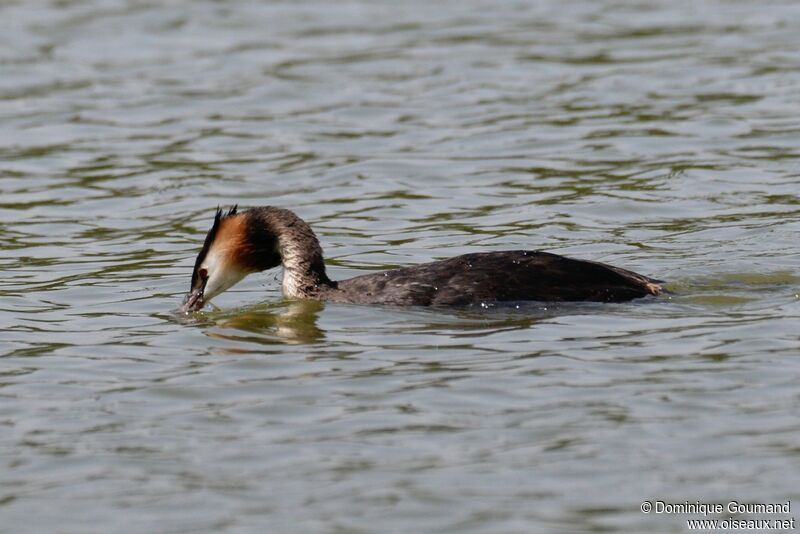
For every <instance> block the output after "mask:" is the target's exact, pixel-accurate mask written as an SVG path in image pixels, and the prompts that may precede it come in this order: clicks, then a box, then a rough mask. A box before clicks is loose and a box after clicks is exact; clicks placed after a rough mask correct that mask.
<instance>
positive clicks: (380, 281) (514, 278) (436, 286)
mask: <svg viewBox="0 0 800 534" xmlns="http://www.w3.org/2000/svg"><path fill="white" fill-rule="evenodd" d="M660 292H661V287H660V286H659V285H658V283H657V282H656V281H655V280H652V279H650V278H647V277H645V276H642V275H639V274H636V273H634V272H632V271H628V270H625V269H620V268H618V267H613V266H610V265H606V264H603V263H597V262H592V261H585V260H576V259H571V258H566V257H563V256H558V255H556V254H550V253H547V252H538V251H524V250H514V251H504V252H486V253H477V254H464V255H462V256H456V257H454V258H449V259H446V260H442V261H436V262H431V263H424V264H421V265H415V266H413V267H405V268H402V269H396V270H392V271H386V272H382V273H375V274H367V275H363V276H357V277H355V278H351V279H348V280H343V281H340V282H338V283H337V288H336V289H332V290H330V291H328V292H326V294H324V295H322V298H324V299H325V300H330V301H335V302H349V303H354V304H396V305H418V306H430V305H445V306H448V305H449V306H452V305H467V304H479V303H489V302H504V301H506V302H507V301H524V300H533V301H553V302H564V301H597V302H620V301H626V300H631V299H634V298H639V297H644V296H647V295H656V294H659V293H660Z"/></svg>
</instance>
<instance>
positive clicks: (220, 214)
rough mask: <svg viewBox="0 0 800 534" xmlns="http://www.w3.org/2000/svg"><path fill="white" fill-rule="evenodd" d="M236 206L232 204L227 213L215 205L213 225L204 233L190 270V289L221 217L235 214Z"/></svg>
mask: <svg viewBox="0 0 800 534" xmlns="http://www.w3.org/2000/svg"><path fill="white" fill-rule="evenodd" d="M238 208H239V205H238V204H234V205H233V207H232V208H231V209H229V210H228V213H225V212H224V211H222V208H220V207H219V206H217V213H216V215H214V225H213V226H212V227H211V229H210V230H209V231H208V234H206V240H205V241H204V242H203V248H202V250H200V254H198V255H197V260H195V262H194V271H192V286H191V288H190V290H191V289H194V287H195V284H196V283H197V277H198V272H197V270H198V269H199V268H200V265H202V263H203V260H205V259H206V254H208V249H209V248H211V243H213V242H214V239H216V237H217V232H218V231H219V224H220V222H221V221H222V219H226V218H228V217H231V216H233V215H236V214H237V211H236V210H237V209H238Z"/></svg>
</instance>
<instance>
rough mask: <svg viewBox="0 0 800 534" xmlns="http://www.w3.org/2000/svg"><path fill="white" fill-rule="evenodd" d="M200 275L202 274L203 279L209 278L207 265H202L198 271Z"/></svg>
mask: <svg viewBox="0 0 800 534" xmlns="http://www.w3.org/2000/svg"><path fill="white" fill-rule="evenodd" d="M197 274H198V276H200V279H201V280H208V269H206V268H205V267H200V270H198V271H197Z"/></svg>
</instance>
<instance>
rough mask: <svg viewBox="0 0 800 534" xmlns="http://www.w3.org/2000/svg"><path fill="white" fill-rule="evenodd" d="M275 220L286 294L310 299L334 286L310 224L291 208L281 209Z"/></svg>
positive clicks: (284, 292) (285, 295) (288, 296)
mask: <svg viewBox="0 0 800 534" xmlns="http://www.w3.org/2000/svg"><path fill="white" fill-rule="evenodd" d="M276 215H277V217H275V218H274V219H273V231H274V233H275V235H276V237H277V241H278V253H279V254H280V256H281V264H282V265H283V283H282V286H283V295H284V297H286V298H290V299H291V298H308V297H314V296H317V295H319V294H320V293H321V292H323V291H325V290H327V289H329V288H331V287H335V283H334V282H332V281H331V279H330V278H328V275H327V274H326V273H325V260H324V259H323V257H322V247H321V246H320V244H319V240H318V239H317V236H316V235H315V234H314V231H313V230H312V229H311V227H310V226H309V225H308V224H306V222H305V221H304V220H302V219H301V218H300V217H298V216H297V215H295V214H294V213H292V212H291V211H288V210H279V212H278V213H277V214H276Z"/></svg>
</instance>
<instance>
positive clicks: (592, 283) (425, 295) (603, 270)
mask: <svg viewBox="0 0 800 534" xmlns="http://www.w3.org/2000/svg"><path fill="white" fill-rule="evenodd" d="M278 265H282V266H283V284H282V285H283V293H284V296H285V297H286V298H292V299H316V300H327V301H332V302H346V303H354V304H393V305H405V306H408V305H415V306H458V305H470V304H481V303H487V304H488V303H494V302H510V301H548V302H564V301H596V302H621V301H627V300H631V299H635V298H640V297H645V296H647V295H659V294H661V292H662V289H661V285H660V283H659V282H658V281H657V280H653V279H651V278H648V277H646V276H642V275H640V274H637V273H634V272H632V271H628V270H625V269H621V268H619V267H613V266H611V265H606V264H603V263H598V262H593V261H586V260H576V259H572V258H566V257H563V256H558V255H556V254H550V253H547V252H540V251H526V250H513V251H503V252H484V253H477V254H464V255H462V256H456V257H453V258H449V259H446V260H441V261H435V262H431V263H424V264H421V265H415V266H412V267H405V268H402V269H394V270H391V271H386V272H380V273H372V274H366V275H363V276H357V277H355V278H350V279H348V280H342V281H339V282H334V281H332V280H331V279H330V278H328V276H327V274H326V272H325V262H324V260H323V256H322V248H321V247H320V245H319V240H318V239H317V237H316V235H314V232H313V230H311V227H310V226H308V224H306V223H305V221H303V220H302V219H300V218H299V217H298V216H297V215H295V214H294V213H292V212H291V211H289V210H285V209H281V208H275V207H271V206H267V207H261V208H251V209H248V210H245V211H243V212H238V211H237V209H236V207H234V208H233V209H231V210H230V211H228V212H227V213H223V212H222V211H221V210H218V211H217V214H216V217H215V219H214V225H213V226H212V228H211V230H209V232H208V235H207V236H206V240H205V242H204V244H203V249H202V250H201V251H200V254H199V255H198V257H197V261H196V262H195V267H194V271H193V273H192V286H191V291H190V292H189V294H188V295H187V296H186V299H185V300H184V304H183V307H182V309H183V310H184V311H187V312H188V311H195V310H199V309H200V308H202V307H203V306H204V305H205V303H207V302H208V301H209V300H211V299H212V298H213V297H214V296H216V295H218V294H219V293H222V292H223V291H225V290H226V289H228V288H230V287H231V286H233V285H234V284H235V283H236V282H238V281H239V280H241V279H242V278H244V277H245V276H246V275H247V274H249V273H252V272H258V271H263V270H266V269H271V268H273V267H277V266H278Z"/></svg>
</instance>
